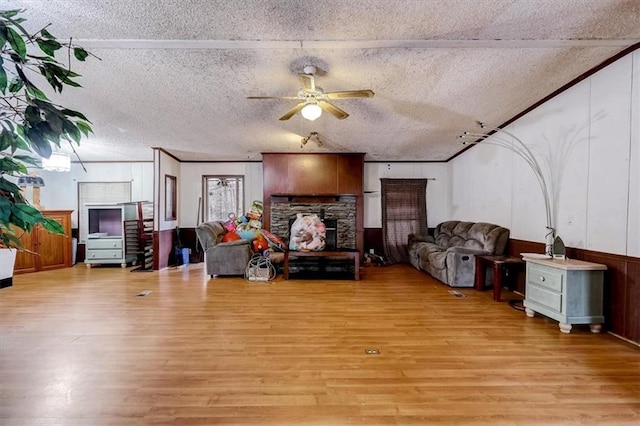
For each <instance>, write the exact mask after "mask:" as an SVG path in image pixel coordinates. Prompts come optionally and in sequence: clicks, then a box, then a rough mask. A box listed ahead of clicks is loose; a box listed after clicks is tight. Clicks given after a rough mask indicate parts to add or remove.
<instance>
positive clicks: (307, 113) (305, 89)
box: [247, 65, 374, 121]
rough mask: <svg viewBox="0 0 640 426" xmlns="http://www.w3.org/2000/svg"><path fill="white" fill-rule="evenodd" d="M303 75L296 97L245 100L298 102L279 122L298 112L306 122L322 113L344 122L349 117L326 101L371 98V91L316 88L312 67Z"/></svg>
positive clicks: (314, 70) (306, 67) (258, 97)
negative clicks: (325, 90) (335, 90)
mask: <svg viewBox="0 0 640 426" xmlns="http://www.w3.org/2000/svg"><path fill="white" fill-rule="evenodd" d="M303 71H304V72H303V73H300V74H298V78H299V79H300V83H301V84H302V87H301V88H300V89H298V93H297V94H296V96H249V97H248V98H247V99H289V100H297V101H300V102H299V103H298V104H297V105H296V106H294V107H293V108H291V109H290V110H289V111H287V112H286V114H285V115H283V116H282V117H280V120H288V119H290V118H291V117H293V116H294V115H295V114H296V113H297V112H298V111H300V113H301V114H302V116H303V117H304V118H306V119H307V120H311V121H313V120H315V119H317V118H318V117H320V115H322V111H325V112H328V113H329V114H331V115H333V116H334V117H336V118H337V119H338V120H344V119H345V118H347V117H348V116H349V114H347V113H346V112H345V111H343V110H342V109H340V108H338V107H337V106H335V105H333V104H331V103H329V102H327V101H328V100H338V99H347V98H372V97H373V95H374V93H373V90H369V89H366V90H346V91H342V92H327V93H325V92H324V91H323V90H322V88H320V87H317V86H316V82H315V77H314V74H315V73H316V71H317V69H316V67H315V66H313V65H307V66H305V67H304V69H303Z"/></svg>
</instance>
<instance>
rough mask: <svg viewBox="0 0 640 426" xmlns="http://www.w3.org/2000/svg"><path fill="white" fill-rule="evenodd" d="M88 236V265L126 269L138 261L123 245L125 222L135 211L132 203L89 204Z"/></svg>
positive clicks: (87, 214)
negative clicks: (110, 264)
mask: <svg viewBox="0 0 640 426" xmlns="http://www.w3.org/2000/svg"><path fill="white" fill-rule="evenodd" d="M84 208H85V209H86V215H85V216H86V217H87V224H86V226H87V228H88V237H87V241H86V255H85V261H84V263H85V265H86V266H87V267H88V268H90V267H91V265H94V264H102V263H104V264H106V263H119V264H120V265H121V266H122V267H123V268H124V267H126V266H127V263H131V262H134V261H135V260H136V257H135V254H128V253H127V252H126V250H125V244H124V236H125V233H124V221H125V220H128V219H129V218H130V216H132V215H133V217H134V218H135V217H136V216H135V215H136V214H137V213H136V212H135V210H133V206H131V205H129V204H100V205H86V206H84Z"/></svg>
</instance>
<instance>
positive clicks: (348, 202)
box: [270, 195, 357, 250]
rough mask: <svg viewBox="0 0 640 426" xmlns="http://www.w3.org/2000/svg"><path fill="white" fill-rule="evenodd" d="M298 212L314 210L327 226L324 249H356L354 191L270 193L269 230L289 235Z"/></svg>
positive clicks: (283, 235)
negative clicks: (319, 193)
mask: <svg viewBox="0 0 640 426" xmlns="http://www.w3.org/2000/svg"><path fill="white" fill-rule="evenodd" d="M298 213H303V214H317V215H318V217H320V219H321V220H322V221H323V222H324V223H325V226H326V228H327V239H326V248H325V249H326V250H341V249H350V250H353V249H356V248H357V244H356V241H357V233H356V229H357V228H356V197H355V196H354V195H336V196H335V197H327V196H318V197H311V196H300V197H298V196H294V195H291V196H282V195H281V196H272V197H271V218H270V224H271V232H273V233H275V234H276V235H279V236H281V237H284V238H286V239H289V231H290V230H291V224H292V223H293V221H294V220H295V218H296V215H297V214H298Z"/></svg>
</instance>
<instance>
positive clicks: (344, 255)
mask: <svg viewBox="0 0 640 426" xmlns="http://www.w3.org/2000/svg"><path fill="white" fill-rule="evenodd" d="M290 256H291V257H329V258H334V259H351V260H353V268H354V271H355V272H354V280H356V281H360V252H359V251H357V250H354V251H287V252H285V253H284V279H285V280H288V279H289V257H290Z"/></svg>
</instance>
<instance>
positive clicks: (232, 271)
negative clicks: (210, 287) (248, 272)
mask: <svg viewBox="0 0 640 426" xmlns="http://www.w3.org/2000/svg"><path fill="white" fill-rule="evenodd" d="M226 233H227V231H226V229H225V228H224V224H223V222H220V221H214V222H205V223H203V224H201V225H200V226H198V227H197V228H196V235H197V236H198V240H199V241H200V244H201V245H202V248H203V249H204V261H205V268H206V273H207V274H208V275H211V276H212V277H213V276H214V275H244V272H245V269H246V268H247V264H248V263H249V260H250V259H251V256H252V255H253V252H252V251H251V243H250V241H248V240H237V241H229V242H224V243H223V242H222V237H224V234H226Z"/></svg>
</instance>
